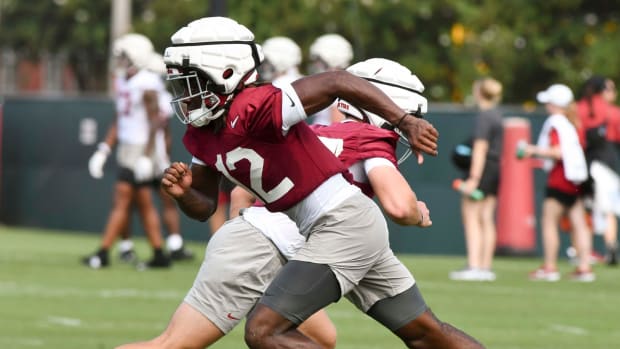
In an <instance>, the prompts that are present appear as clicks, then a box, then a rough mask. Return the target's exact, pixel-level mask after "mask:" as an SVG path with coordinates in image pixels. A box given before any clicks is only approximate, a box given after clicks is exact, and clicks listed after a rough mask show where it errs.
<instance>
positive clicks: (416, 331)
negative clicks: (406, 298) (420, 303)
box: [396, 309, 444, 348]
mask: <svg viewBox="0 0 620 349" xmlns="http://www.w3.org/2000/svg"><path fill="white" fill-rule="evenodd" d="M443 331H444V326H443V323H442V322H441V321H439V320H438V319H437V318H436V317H435V315H434V314H433V313H432V312H431V310H430V309H427V310H426V311H424V312H423V313H422V314H421V315H420V316H418V317H417V318H416V319H415V320H413V321H411V322H409V323H408V324H406V325H405V326H403V327H401V328H400V329H398V330H396V334H397V335H398V336H399V337H400V339H401V340H402V341H403V342H404V343H405V344H406V345H407V348H428V347H429V345H430V344H429V343H434V342H435V341H436V340H437V339H438V338H442V337H443ZM431 347H432V345H431Z"/></svg>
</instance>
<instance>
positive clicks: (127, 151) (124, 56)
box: [82, 33, 170, 268]
mask: <svg viewBox="0 0 620 349" xmlns="http://www.w3.org/2000/svg"><path fill="white" fill-rule="evenodd" d="M152 53H153V44H152V43H151V41H150V40H149V39H148V38H147V37H145V36H144V35H141V34H136V33H129V34H125V35H124V36H121V37H119V38H118V39H117V40H115V42H114V45H113V54H114V56H115V58H116V61H117V65H118V66H117V70H116V75H117V79H116V81H115V82H116V118H115V121H114V122H113V123H112V125H111V126H110V128H109V129H108V132H107V135H106V138H105V140H104V141H103V142H101V143H99V145H98V147H97V151H95V153H94V154H93V155H92V156H91V158H90V160H89V163H88V169H89V172H90V174H91V176H93V177H94V178H101V177H102V176H103V166H104V164H105V162H106V160H107V158H108V156H109V154H110V152H111V148H112V147H113V146H114V145H115V143H116V142H117V141H118V146H117V152H116V154H117V161H118V164H119V173H118V177H117V181H116V184H115V187H114V203H113V207H112V210H111V211H110V215H109V217H108V222H107V224H106V227H105V229H104V232H103V237H102V241H101V247H100V248H99V250H98V251H97V252H96V253H95V254H93V255H91V256H87V257H84V258H83V259H82V262H83V263H84V264H85V265H87V266H89V267H91V268H101V267H106V266H108V265H109V249H110V247H111V246H112V244H113V243H114V241H115V240H116V238H118V237H119V235H121V233H122V232H123V231H124V230H126V229H127V226H128V223H129V216H130V212H131V208H132V205H133V204H134V202H135V205H137V208H138V212H139V213H140V217H141V219H142V224H143V226H144V230H145V232H146V236H147V238H148V240H149V243H150V244H151V246H152V247H153V257H152V259H151V260H149V261H148V262H147V263H146V265H147V266H148V267H168V266H170V259H169V257H168V256H167V255H166V254H165V253H164V251H163V249H162V244H163V239H162V235H161V228H160V222H159V215H158V213H157V209H156V207H155V205H154V203H153V197H152V193H151V187H150V184H151V183H152V181H153V179H154V176H155V169H154V164H155V160H156V158H155V151H154V148H155V146H154V145H155V137H154V136H155V133H156V131H157V129H158V128H159V125H160V114H159V102H158V91H160V90H161V89H163V88H164V87H163V82H162V80H161V79H160V77H159V76H158V75H157V74H156V73H153V72H151V71H149V70H148V69H146V68H147V65H148V64H149V62H150V60H151V58H152V57H151V56H152ZM125 249H127V250H129V249H130V246H125Z"/></svg>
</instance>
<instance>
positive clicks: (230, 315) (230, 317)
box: [226, 313, 241, 320]
mask: <svg viewBox="0 0 620 349" xmlns="http://www.w3.org/2000/svg"><path fill="white" fill-rule="evenodd" d="M226 317H227V318H229V319H231V320H241V319H238V318H236V317H234V316H233V315H232V314H231V313H228V314H226Z"/></svg>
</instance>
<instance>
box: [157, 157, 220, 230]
mask: <svg viewBox="0 0 620 349" xmlns="http://www.w3.org/2000/svg"><path fill="white" fill-rule="evenodd" d="M220 179H221V174H219V173H218V172H217V171H214V170H212V169H210V168H209V167H207V166H203V165H200V164H197V163H192V166H191V168H190V167H188V166H187V165H186V164H184V163H182V162H174V163H172V164H171V165H170V167H168V168H167V169H166V170H165V171H164V176H163V178H162V181H161V186H162V188H163V189H164V191H165V192H166V193H168V195H170V196H171V197H172V198H173V199H175V200H176V202H177V204H178V205H179V208H181V210H182V211H183V213H185V214H186V215H187V216H188V217H190V218H193V219H196V220H199V221H203V222H204V221H206V220H207V219H209V217H211V215H213V213H214V212H215V210H216V209H217V199H218V194H219V183H220Z"/></svg>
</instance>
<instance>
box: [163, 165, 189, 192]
mask: <svg viewBox="0 0 620 349" xmlns="http://www.w3.org/2000/svg"><path fill="white" fill-rule="evenodd" d="M191 186H192V170H190V168H189V166H187V165H186V164H184V163H182V162H173V163H172V164H171V165H170V167H168V168H167V169H166V170H165V171H164V177H163V178H162V180H161V187H162V188H163V190H164V191H165V192H166V193H168V195H170V196H172V197H173V198H180V197H181V196H183V195H185V193H187V192H188V191H189V190H190V188H191Z"/></svg>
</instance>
